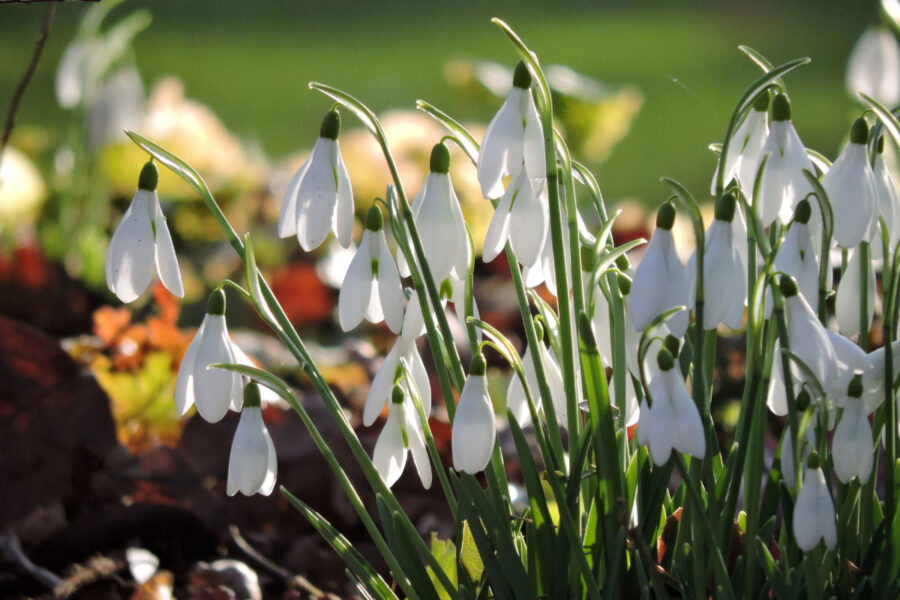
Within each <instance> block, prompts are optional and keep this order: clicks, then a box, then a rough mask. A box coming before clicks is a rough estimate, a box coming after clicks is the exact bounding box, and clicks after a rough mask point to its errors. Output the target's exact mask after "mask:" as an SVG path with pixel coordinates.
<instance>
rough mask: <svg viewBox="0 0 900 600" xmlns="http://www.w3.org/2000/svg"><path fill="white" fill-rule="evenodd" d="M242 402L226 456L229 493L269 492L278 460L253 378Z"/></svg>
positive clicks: (264, 494)
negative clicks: (227, 455)
mask: <svg viewBox="0 0 900 600" xmlns="http://www.w3.org/2000/svg"><path fill="white" fill-rule="evenodd" d="M243 404H244V408H243V409H242V410H241V420H240V421H239V422H238V426H237V430H236V431H235V432H234V441H233V442H232V443H231V455H230V457H229V459H228V489H227V491H228V495H229V496H234V495H235V494H236V493H238V492H240V493H242V494H244V495H245V496H252V495H253V494H262V495H263V496H268V495H269V494H271V493H272V490H273V489H274V488H275V479H276V477H277V474H278V461H277V458H276V456H275V445H274V444H272V438H271V437H270V436H269V431H268V430H267V429H266V424H265V423H264V422H263V418H262V410H261V409H260V400H259V385H258V384H257V383H256V382H250V383H248V384H247V386H246V388H244V402H243Z"/></svg>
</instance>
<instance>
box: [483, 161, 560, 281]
mask: <svg viewBox="0 0 900 600" xmlns="http://www.w3.org/2000/svg"><path fill="white" fill-rule="evenodd" d="M547 202H548V200H547V194H546V186H543V187H542V191H541V193H540V194H535V193H534V192H533V191H532V186H531V181H530V180H529V179H528V177H527V175H526V174H525V171H524V169H523V170H522V171H520V172H519V174H518V175H516V176H515V177H514V178H513V180H512V181H511V182H510V184H509V187H507V188H506V192H504V194H503V198H501V199H500V203H499V204H498V205H497V209H496V210H495V211H494V217H493V218H492V219H491V224H490V226H489V227H488V230H487V235H486V236H485V238H484V250H483V252H482V256H481V258H482V260H484V262H491V261H492V260H494V259H495V258H496V257H497V255H498V254H500V253H501V252H502V251H503V248H504V246H506V242H507V240H509V245H510V246H511V247H512V251H513V254H515V255H516V260H518V261H519V264H521V265H522V266H523V267H532V266H534V265H535V264H537V262H538V261H539V260H540V258H541V251H542V250H543V249H544V244H545V243H546V239H547V232H548V230H549V226H550V212H549V209H548V205H547Z"/></svg>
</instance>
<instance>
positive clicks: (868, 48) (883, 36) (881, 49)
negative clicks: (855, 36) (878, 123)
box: [847, 26, 900, 106]
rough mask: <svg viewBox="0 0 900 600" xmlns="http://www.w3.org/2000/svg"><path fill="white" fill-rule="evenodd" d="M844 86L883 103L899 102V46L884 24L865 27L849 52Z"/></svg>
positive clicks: (851, 91)
mask: <svg viewBox="0 0 900 600" xmlns="http://www.w3.org/2000/svg"><path fill="white" fill-rule="evenodd" d="M847 89H848V90H849V91H850V93H851V94H852V95H853V96H854V97H855V96H856V95H857V94H859V93H863V94H867V95H869V96H871V97H873V98H875V99H876V100H878V101H879V102H881V103H882V104H884V105H885V106H894V105H896V104H897V103H898V101H900V46H898V44H897V38H896V37H894V33H893V32H892V31H891V30H890V29H888V28H887V27H881V26H875V27H869V28H868V29H866V30H865V31H864V32H863V34H862V36H860V38H859V41H857V42H856V45H855V46H854V47H853V51H852V52H851V53H850V64H849V65H848V67H847Z"/></svg>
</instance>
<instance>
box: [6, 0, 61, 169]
mask: <svg viewBox="0 0 900 600" xmlns="http://www.w3.org/2000/svg"><path fill="white" fill-rule="evenodd" d="M0 2H2V3H4V4H5V3H8V2H7V0H0ZM55 12H56V5H54V4H50V5H48V6H47V11H46V12H45V13H44V24H43V26H42V27H41V32H40V33H39V34H38V36H37V39H36V40H35V42H34V52H33V53H32V54H31V62H30V63H29V64H28V70H26V71H25V75H23V76H22V80H21V81H20V82H19V85H18V86H17V87H16V92H15V93H14V94H13V98H12V102H11V103H10V105H9V111H8V112H7V113H6V125H5V126H4V127H3V136H2V137H0V164H2V163H3V151H4V150H6V144H7V143H8V142H9V136H10V135H12V130H13V127H15V126H16V115H17V114H18V113H19V105H20V104H21V103H22V97H23V96H24V95H25V88H27V87H28V84H29V83H31V78H32V77H34V73H35V71H37V67H38V63H39V62H40V61H41V54H43V53H44V46H45V45H46V43H47V38H48V37H49V36H50V25H51V24H52V23H53V14H54V13H55Z"/></svg>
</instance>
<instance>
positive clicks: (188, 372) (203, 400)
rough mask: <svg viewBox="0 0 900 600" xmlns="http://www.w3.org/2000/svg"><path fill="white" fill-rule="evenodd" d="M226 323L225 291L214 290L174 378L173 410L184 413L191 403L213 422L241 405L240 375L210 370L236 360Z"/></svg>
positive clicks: (205, 417) (238, 408)
mask: <svg viewBox="0 0 900 600" xmlns="http://www.w3.org/2000/svg"><path fill="white" fill-rule="evenodd" d="M236 362H237V360H236V357H235V353H234V349H233V347H232V342H231V339H230V338H229V337H228V326H227V325H226V324H225V292H224V291H222V290H221V289H218V290H216V291H214V292H213V293H212V294H211V295H210V297H209V301H208V302H207V305H206V316H205V317H203V322H202V323H201V324H200V328H199V329H197V333H196V334H194V339H193V340H191V344H190V345H189V346H188V349H187V352H185V354H184V358H183V359H182V360H181V367H180V368H179V369H178V378H177V379H176V381H175V410H176V412H177V413H178V414H179V415H184V414H186V413H187V411H188V410H189V409H190V408H191V406H193V405H194V404H196V405H197V412H198V413H200V416H201V417H203V418H204V419H206V420H207V421H209V422H210V423H216V422H218V421H220V420H221V419H222V417H224V416H225V414H226V413H227V412H228V409H229V408H232V407H234V409H235V410H240V408H241V385H242V382H241V376H240V375H239V374H238V373H236V372H234V371H227V370H224V369H211V368H209V366H210V365H212V364H216V363H236Z"/></svg>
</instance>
